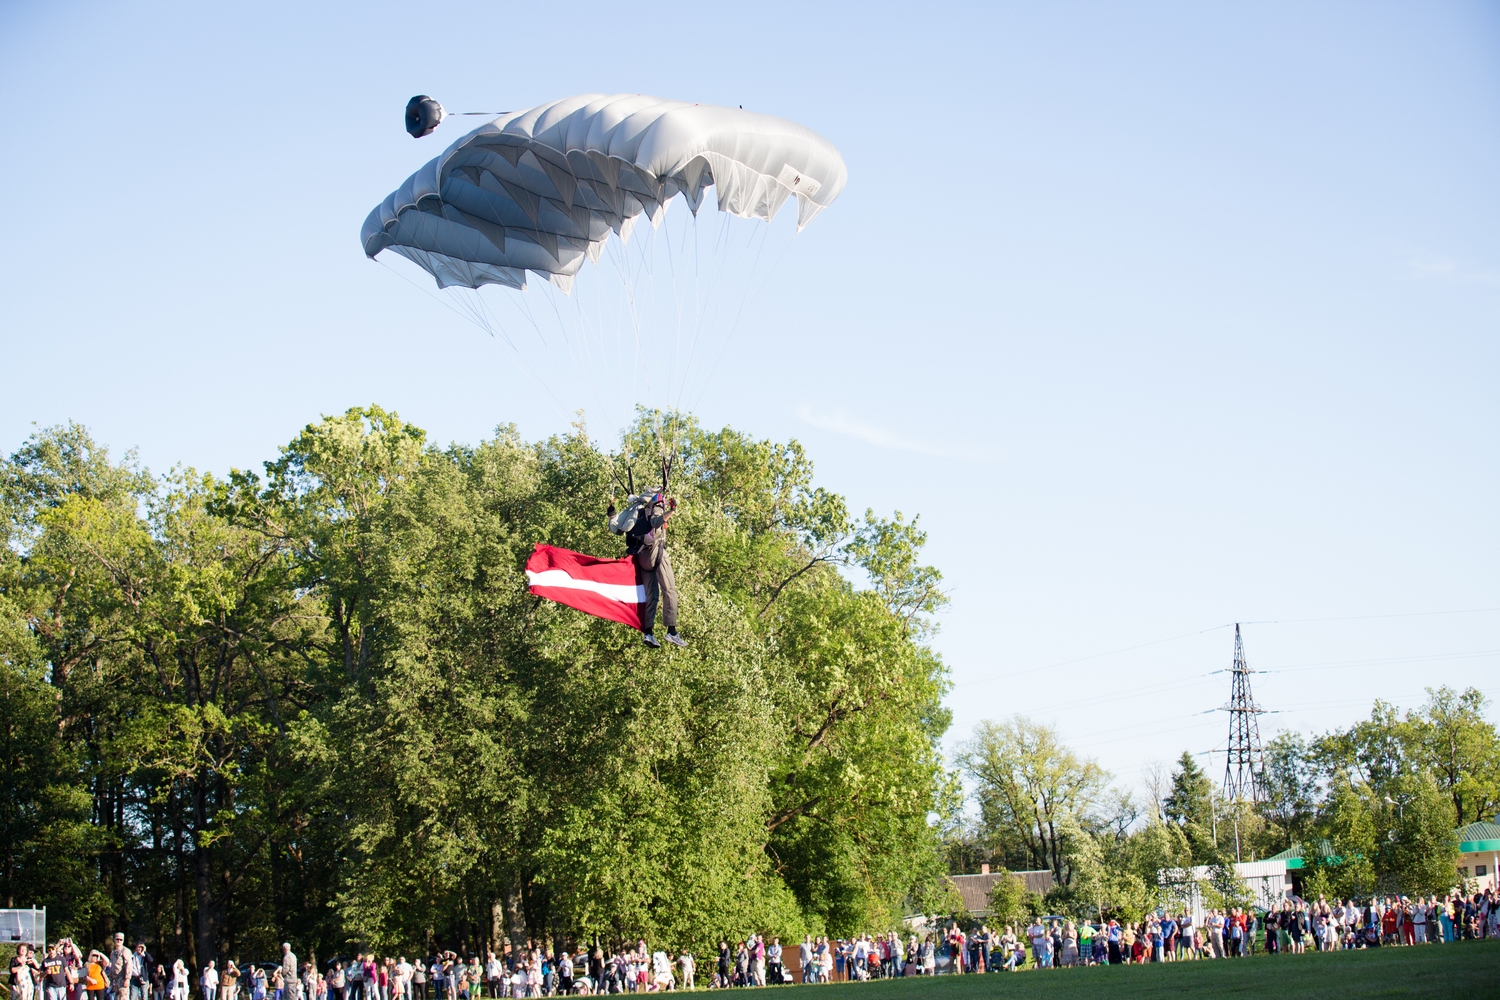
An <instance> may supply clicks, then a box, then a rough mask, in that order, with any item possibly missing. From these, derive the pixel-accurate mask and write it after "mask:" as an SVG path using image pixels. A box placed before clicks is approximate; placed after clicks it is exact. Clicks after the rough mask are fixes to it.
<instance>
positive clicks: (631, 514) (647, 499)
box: [609, 490, 662, 535]
mask: <svg viewBox="0 0 1500 1000" xmlns="http://www.w3.org/2000/svg"><path fill="white" fill-rule="evenodd" d="M661 502H662V495H661V493H660V492H659V491H656V490H652V491H651V492H650V493H637V494H635V495H634V496H631V497H627V498H626V500H625V506H623V507H621V508H620V512H619V513H618V514H616V515H615V516H614V517H612V518H610V521H609V530H610V533H611V534H614V535H628V534H630V532H631V531H632V530H634V528H635V526H636V522H637V521H639V520H640V519H641V516H642V515H643V514H644V513H645V512H646V511H648V510H650V509H651V508H652V507H653V506H655V505H656V504H659V503H661Z"/></svg>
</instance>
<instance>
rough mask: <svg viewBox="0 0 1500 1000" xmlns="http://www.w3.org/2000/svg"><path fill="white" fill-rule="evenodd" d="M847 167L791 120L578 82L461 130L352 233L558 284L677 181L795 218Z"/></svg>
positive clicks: (476, 280)
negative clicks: (586, 89) (560, 96)
mask: <svg viewBox="0 0 1500 1000" xmlns="http://www.w3.org/2000/svg"><path fill="white" fill-rule="evenodd" d="M413 100H414V101H415V100H416V99H413ZM436 103H437V102H435V101H434V102H433V104H434V105H436ZM437 114H439V115H441V110H439V111H438V112H437ZM410 121H411V109H410V107H409V108H408V122H410ZM434 127H436V126H434ZM429 131H430V130H429ZM847 177H848V171H847V169H846V168H845V166H844V160H843V157H841V156H840V155H839V152H838V150H837V149H835V148H834V147H833V144H832V143H830V142H829V141H828V140H827V139H824V138H823V137H822V136H820V135H818V134H817V133H816V132H813V131H812V130H810V129H807V128H804V127H802V126H801V125H798V124H796V123H794V122H789V121H786V120H784V119H781V118H774V117H772V116H770V115H762V114H756V113H754V112H751V111H744V110H740V109H738V108H723V107H716V106H714V105H708V104H686V103H683V102H681V101H666V100H662V99H661V98H657V97H643V96H640V95H636V94H629V95H626V94H615V95H606V94H584V95H581V96H578V97H569V98H566V99H564V100H560V101H554V102H552V103H551V104H544V105H542V106H540V107H536V108H532V109H531V110H529V111H517V112H511V113H509V114H504V115H501V116H500V117H498V118H496V119H495V120H493V121H491V122H489V123H488V124H485V125H481V126H480V127H479V128H477V129H475V130H474V131H472V132H470V133H469V134H468V135H465V136H464V137H463V138H461V139H459V140H458V141H457V142H455V143H454V144H453V145H451V146H449V147H448V148H447V150H445V151H444V152H443V154H442V155H441V156H439V157H437V158H436V159H434V160H432V161H431V162H429V163H427V164H426V165H425V166H424V167H422V169H420V170H418V171H417V172H416V173H414V174H412V175H411V176H410V177H408V178H407V179H406V183H405V184H403V185H401V187H400V188H398V189H397V190H396V191H394V192H392V193H391V195H390V196H389V197H387V198H386V199H385V201H383V202H382V203H381V204H380V205H379V207H377V208H376V209H375V210H374V211H373V212H371V213H370V215H369V217H368V218H366V219H365V224H364V228H363V230H362V231H361V233H360V242H361V243H362V244H363V246H364V250H365V253H366V254H367V255H368V256H370V257H374V256H375V255H376V254H378V253H380V251H382V250H385V249H387V248H389V249H391V250H394V251H395V252H397V253H399V254H401V255H402V256H404V257H406V258H408V259H410V260H412V261H413V262H415V263H416V264H418V265H420V266H421V267H423V268H425V269H426V270H427V271H428V272H429V273H430V274H432V276H433V277H434V278H436V279H437V283H438V285H439V286H442V287H447V286H449V285H461V286H466V287H469V288H478V287H479V286H481V285H486V284H499V285H506V286H509V287H511V288H524V287H525V285H526V272H527V271H534V272H536V273H537V274H539V275H542V276H544V277H546V278H547V279H548V280H550V281H551V282H552V283H553V284H554V285H557V286H558V287H559V288H561V289H562V290H563V291H565V292H566V291H569V290H570V289H571V288H572V283H573V276H574V275H576V274H577V273H578V270H579V268H581V267H582V266H583V262H584V260H586V259H587V260H590V261H597V260H598V259H599V255H600V253H601V252H602V251H603V249H604V244H605V241H606V240H607V239H608V238H609V235H610V233H614V234H615V235H617V236H619V237H620V238H621V239H622V240H624V239H628V238H629V236H630V231H631V229H632V228H633V227H634V225H635V222H636V220H637V219H638V218H639V217H640V216H641V215H645V216H646V217H647V218H648V219H649V220H650V221H651V223H652V224H653V225H655V224H657V223H659V222H660V221H661V217H662V214H663V213H664V212H665V211H666V206H667V203H668V202H669V201H671V200H672V198H673V197H675V196H676V195H678V194H681V195H682V196H683V198H684V199H685V200H686V201H687V203H688V206H689V207H690V208H691V209H692V211H693V212H694V213H695V214H696V213H697V211H698V208H699V206H700V205H701V204H702V202H703V194H704V191H705V189H706V188H708V187H709V186H710V185H713V187H714V189H715V195H716V197H717V200H718V204H719V208H720V210H721V211H725V212H729V213H730V214H732V215H736V216H739V217H741V218H754V219H762V220H765V221H767V222H769V221H770V220H771V219H772V218H773V217H774V216H775V215H776V213H777V211H778V210H779V209H780V208H781V206H782V205H783V204H784V203H785V202H786V200H787V199H788V198H790V197H792V196H794V195H795V196H796V199H797V228H798V229H801V228H802V227H803V226H806V225H807V224H808V223H809V222H811V221H812V220H813V219H814V218H815V217H816V216H817V215H818V213H819V212H821V211H822V210H823V209H825V208H827V207H828V206H829V205H830V204H831V203H832V202H833V200H834V199H835V198H837V197H838V195H839V192H841V191H842V190H843V189H844V183H845V181H846V180H847Z"/></svg>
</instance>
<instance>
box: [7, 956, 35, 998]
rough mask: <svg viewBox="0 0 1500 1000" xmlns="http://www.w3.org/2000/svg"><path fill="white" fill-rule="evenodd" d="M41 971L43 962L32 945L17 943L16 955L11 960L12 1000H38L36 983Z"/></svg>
mask: <svg viewBox="0 0 1500 1000" xmlns="http://www.w3.org/2000/svg"><path fill="white" fill-rule="evenodd" d="M41 972H42V966H41V963H40V962H38V961H37V960H36V953H35V952H34V951H33V950H32V948H31V945H29V944H22V945H17V946H16V954H15V957H14V958H12V959H11V960H10V995H11V997H12V1000H36V984H37V982H38V981H39V978H40V976H41Z"/></svg>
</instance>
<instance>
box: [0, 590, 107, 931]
mask: <svg viewBox="0 0 1500 1000" xmlns="http://www.w3.org/2000/svg"><path fill="white" fill-rule="evenodd" d="M46 673H47V670H46V665H45V663H44V662H43V660H42V654H41V649H40V646H39V644H38V643H37V641H36V637H35V636H34V635H33V634H32V633H31V630H30V627H29V626H28V624H27V622H26V620H25V618H24V617H23V616H22V615H21V614H20V612H19V610H18V609H17V608H16V607H15V605H14V604H12V603H11V602H10V600H9V599H8V598H6V597H4V596H0V898H3V899H4V900H5V903H4V905H5V906H6V907H17V906H39V905H44V904H45V905H47V906H48V908H49V916H50V918H51V921H52V926H53V928H55V931H54V933H56V932H57V931H60V932H62V933H68V932H70V931H75V930H76V931H82V930H84V929H85V928H86V927H87V926H88V924H89V923H90V918H91V917H92V916H93V915H94V914H95V913H96V912H97V911H98V910H100V909H103V908H105V907H106V906H107V902H106V900H105V899H104V898H103V896H102V893H101V892H100V886H99V882H98V880H97V879H96V878H94V877H93V873H92V872H90V870H89V865H88V861H89V858H90V857H91V856H92V855H93V854H94V851H95V837H94V831H93V828H92V827H91V826H90V824H89V822H88V814H89V795H88V787H87V785H86V784H85V783H84V782H83V781H82V780H81V774H80V768H79V762H78V760H77V757H76V755H75V753H74V750H73V747H72V746H71V745H70V744H69V742H68V741H67V740H66V739H65V738H64V736H63V733H62V731H61V730H62V718H61V714H60V712H59V707H58V693H59V692H58V690H57V689H56V688H54V687H53V686H52V685H51V684H49V683H48V682H47V679H46Z"/></svg>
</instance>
